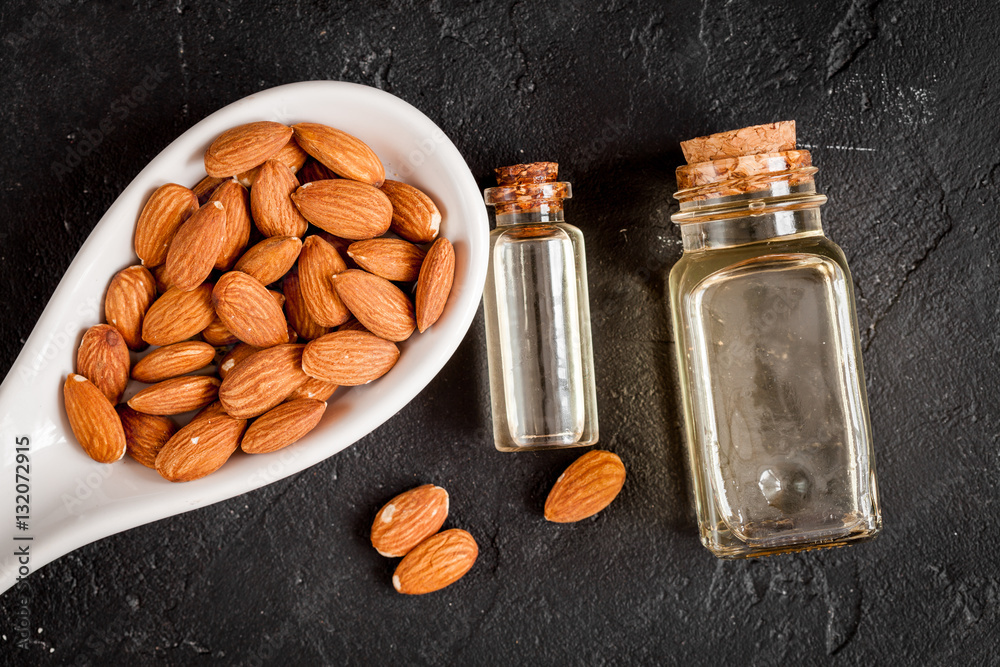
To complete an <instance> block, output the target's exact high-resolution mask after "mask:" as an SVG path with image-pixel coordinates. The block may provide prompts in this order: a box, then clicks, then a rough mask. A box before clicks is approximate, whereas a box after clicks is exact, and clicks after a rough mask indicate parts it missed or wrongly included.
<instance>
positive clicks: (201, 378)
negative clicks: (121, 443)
mask: <svg viewBox="0 0 1000 667" xmlns="http://www.w3.org/2000/svg"><path fill="white" fill-rule="evenodd" d="M218 394H219V379H218V378H214V377H211V376H208V375H185V376H183V377H179V378H171V379H169V380H164V381H162V382H157V383H156V384H154V385H152V386H149V387H146V388H145V389H143V390H142V391H140V392H139V393H137V394H136V395H135V396H133V397H132V398H130V399H129V401H128V405H129V407H130V408H132V409H133V410H136V411H137V412H145V413H146V414H149V415H179V414H181V413H182V412H190V411H191V410H199V409H201V408H203V407H205V406H206V405H208V404H209V403H211V402H212V401H214V400H215V399H216V397H217V396H218Z"/></svg>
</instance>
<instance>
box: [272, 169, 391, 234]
mask: <svg viewBox="0 0 1000 667" xmlns="http://www.w3.org/2000/svg"><path fill="white" fill-rule="evenodd" d="M292 201H293V202H294V203H295V205H296V206H297V207H298V209H299V211H300V212H301V213H302V215H303V216H305V219H306V220H308V221H309V222H311V223H313V224H314V225H316V226H317V227H319V228H320V229H322V230H325V231H328V232H330V233H331V234H334V235H336V236H340V237H343V238H345V239H352V240H355V241H357V240H360V239H370V238H374V237H376V236H381V235H382V234H385V233H386V231H388V229H389V223H390V222H391V221H392V204H390V203H389V198H388V197H386V196H385V193H383V192H382V191H381V190H379V189H378V188H375V187H372V186H370V185H368V184H367V183H361V182H358V181H349V180H347V179H345V178H338V179H336V180H332V181H313V182H312V183H306V184H305V185H303V186H302V187H300V188H299V189H298V190H296V191H295V192H293V193H292Z"/></svg>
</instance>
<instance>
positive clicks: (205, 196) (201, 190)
mask: <svg viewBox="0 0 1000 667" xmlns="http://www.w3.org/2000/svg"><path fill="white" fill-rule="evenodd" d="M228 180H232V179H229V178H216V177H215V176H206V177H205V178H203V179H201V180H200V181H198V184H197V185H195V186H194V187H193V188H191V191H192V192H194V195H195V197H197V198H198V203H199V204H201V205H202V206H204V205H205V203H206V202H207V201H208V200H209V199H211V198H212V193H213V192H215V189H216V188H218V187H219V186H220V185H222V184H223V183H225V182H226V181H228Z"/></svg>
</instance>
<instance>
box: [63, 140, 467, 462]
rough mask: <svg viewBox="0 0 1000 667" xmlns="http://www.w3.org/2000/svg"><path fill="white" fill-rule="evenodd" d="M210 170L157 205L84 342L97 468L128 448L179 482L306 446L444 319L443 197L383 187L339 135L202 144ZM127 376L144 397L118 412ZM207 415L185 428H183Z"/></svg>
mask: <svg viewBox="0 0 1000 667" xmlns="http://www.w3.org/2000/svg"><path fill="white" fill-rule="evenodd" d="M205 171H206V173H207V174H208V175H207V176H206V177H205V178H204V179H202V180H201V182H199V183H198V184H197V185H196V186H195V187H194V188H192V189H188V188H186V187H184V186H181V185H177V184H174V183H167V184H165V185H162V186H160V187H159V188H158V189H157V190H156V191H155V192H153V194H152V195H151V196H150V198H149V200H148V201H147V202H146V205H145V207H144V208H143V209H142V212H141V213H140V214H139V218H138V222H137V223H136V230H135V252H136V255H137V256H138V257H139V259H140V260H141V264H139V265H136V266H130V267H128V268H126V269H123V270H122V271H119V272H118V273H117V274H116V275H115V276H114V278H113V279H112V280H111V284H110V286H109V287H108V292H107V296H106V297H105V303H104V310H105V316H106V318H107V324H98V325H96V326H94V327H91V328H90V329H89V330H87V332H86V333H85V334H84V336H83V341H82V342H81V344H80V348H79V351H78V354H77V368H76V373H72V374H70V375H69V376H68V377H67V379H66V383H65V386H64V390H63V393H64V398H65V402H66V413H67V416H68V418H69V422H70V426H71V427H72V429H73V433H74V435H75V436H76V438H77V440H78V441H79V442H80V444H81V445H82V446H83V448H84V449H85V450H86V452H87V453H88V454H89V455H90V456H91V457H92V458H93V459H94V460H96V461H100V462H102V463H110V462H112V461H117V460H118V459H120V458H122V456H124V454H125V453H126V452H128V454H129V455H131V456H132V457H133V458H134V459H135V460H136V461H138V462H139V463H141V464H143V465H145V466H148V467H150V468H155V469H156V470H157V471H158V472H159V473H160V474H161V475H162V476H163V477H165V478H166V479H168V480H171V481H175V482H183V481H189V480H194V479H198V478H201V477H204V476H205V475H208V474H210V473H212V472H214V471H215V470H217V469H218V468H219V467H220V466H222V464H223V463H225V462H226V461H227V460H228V459H229V457H230V456H231V455H232V454H233V452H235V451H236V449H237V448H242V449H243V451H244V452H247V453H251V454H255V453H263V452H273V451H275V450H278V449H281V448H282V447H286V446H288V445H290V444H292V443H293V442H295V441H297V440H298V439H299V438H301V437H302V436H304V435H305V434H306V433H308V432H309V431H310V430H311V429H312V428H314V427H315V426H316V424H318V423H319V420H320V418H321V417H322V416H323V413H324V411H325V410H326V400H327V399H328V398H329V397H330V396H331V395H332V394H333V392H334V391H335V390H336V389H337V387H338V386H354V385H360V384H365V383H368V382H371V381H372V380H375V379H377V378H379V377H381V376H382V375H384V374H385V373H387V372H388V371H389V369H391V368H392V367H393V365H394V364H395V363H396V360H397V359H398V358H399V354H400V351H399V348H398V347H397V343H399V342H401V341H404V340H406V339H407V338H409V337H410V335H411V334H413V332H414V330H419V331H420V332H423V331H424V330H426V329H427V328H428V327H429V326H431V325H432V324H434V322H435V321H436V320H437V319H438V317H440V315H441V313H442V311H443V310H444V307H445V304H446V302H447V300H448V296H449V294H450V292H451V286H452V281H453V279H454V273H455V252H454V249H453V248H452V245H451V243H449V242H448V240H447V239H445V238H443V237H439V233H438V232H439V227H440V223H441V215H440V213H439V212H438V209H437V206H435V204H434V202H433V201H432V200H431V198H430V197H428V196H427V195H426V194H425V193H423V192H421V191H420V190H418V189H416V188H415V187H413V186H410V185H407V184H405V183H400V182H396V181H389V180H385V170H384V168H383V166H382V163H381V162H380V161H379V159H378V157H377V156H376V155H375V153H374V151H372V150H371V148H369V147H368V146H367V145H366V144H365V143H364V142H362V141H361V140H360V139H358V138H356V137H353V136H351V135H349V134H347V133H345V132H342V131H340V130H337V129H335V128H332V127H328V126H326V125H319V124H316V123H299V124H298V125H294V126H292V127H288V126H286V125H282V124H281V123H276V122H269V121H262V122H256V123H250V124H247V125H241V126H239V127H235V128H233V129H231V130H228V131H226V132H224V133H223V134H221V135H220V136H219V137H218V138H217V139H216V140H215V141H214V142H213V143H212V145H211V146H210V147H209V148H208V150H207V151H206V153H205ZM386 234H390V235H388V236H387V235H386ZM411 293H412V294H413V296H412V298H411V296H410V294H411ZM148 346H155V347H156V349H153V350H152V351H150V352H149V353H148V354H147V355H145V356H144V357H142V358H141V359H139V360H138V361H136V362H135V363H134V364H133V363H132V361H133V358H135V357H136V355H133V354H130V350H131V351H132V352H133V353H134V352H139V351H142V350H144V349H146V348H147V347H148ZM220 355H221V360H220V361H219V362H218V363H217V364H216V359H217V358H219V356H220ZM211 371H214V373H213V374H206V373H210V372H211ZM130 377H131V379H132V380H134V381H136V382H141V383H144V384H147V385H148V386H147V387H145V388H143V389H141V390H140V391H138V392H137V393H136V394H135V395H134V396H132V398H131V399H129V400H128V401H127V402H126V403H122V404H119V401H120V400H121V398H122V396H123V394H124V393H125V391H126V388H127V385H128V382H129V379H130ZM195 410H198V411H199V412H198V413H197V414H196V415H195V416H194V418H193V419H191V421H190V422H189V423H188V424H186V425H185V426H183V427H181V428H178V424H177V423H175V422H174V420H173V419H172V416H173V415H180V414H182V413H186V412H191V411H195ZM251 420H252V421H251Z"/></svg>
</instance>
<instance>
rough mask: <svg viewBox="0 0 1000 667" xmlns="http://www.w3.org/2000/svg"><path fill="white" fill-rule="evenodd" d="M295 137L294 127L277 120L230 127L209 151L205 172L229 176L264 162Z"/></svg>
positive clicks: (206, 154)
mask: <svg viewBox="0 0 1000 667" xmlns="http://www.w3.org/2000/svg"><path fill="white" fill-rule="evenodd" d="M291 138H292V128H290V127H288V126H287V125H282V124H281V123H275V122H273V121H266V120H265V121H259V122H256V123H247V124H246V125H240V126H239V127H234V128H232V129H230V130H226V131H225V132H223V133H222V134H220V135H219V137H218V138H217V139H216V140H215V141H213V142H212V145H211V146H209V147H208V150H207V151H205V173H207V174H208V175H209V176H216V177H225V176H235V175H236V174H239V173H242V172H244V171H247V170H248V169H252V168H254V167H256V166H258V165H261V164H264V162H266V161H267V160H268V159H269V158H271V157H273V156H274V155H275V154H277V152H278V151H280V150H281V148H282V147H283V146H284V145H285V144H287V143H288V140H289V139H291Z"/></svg>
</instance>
